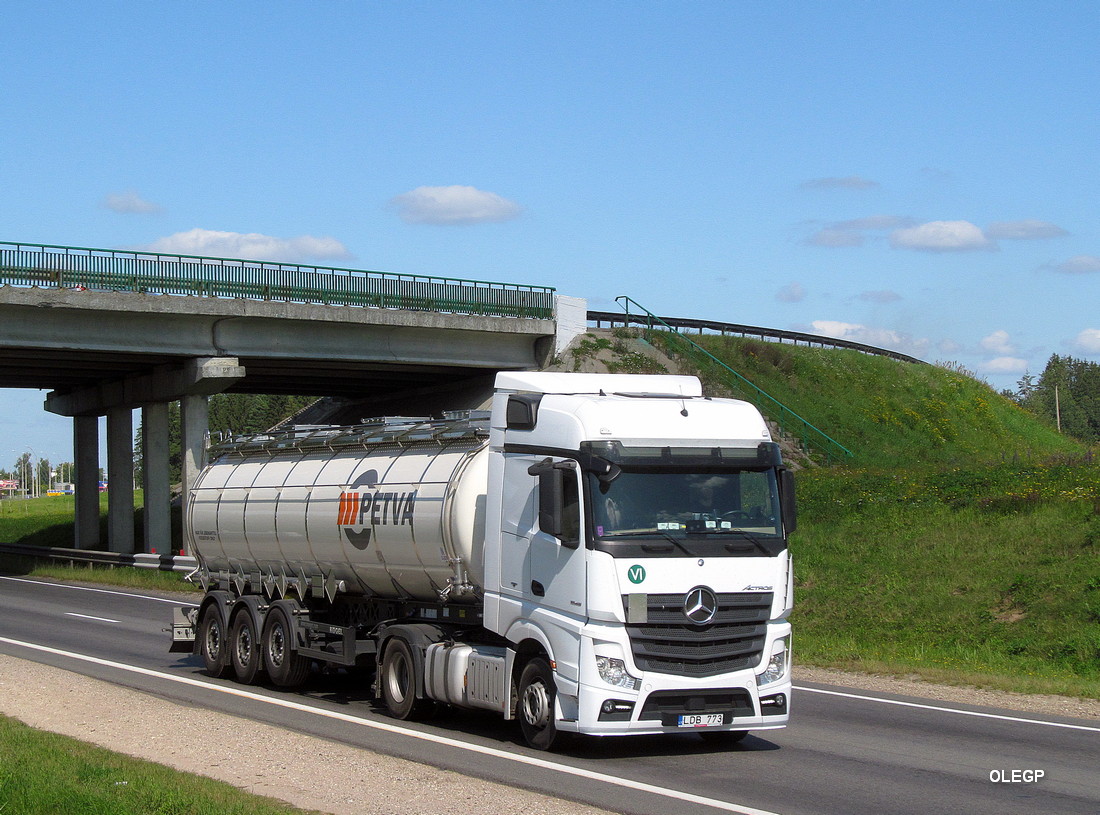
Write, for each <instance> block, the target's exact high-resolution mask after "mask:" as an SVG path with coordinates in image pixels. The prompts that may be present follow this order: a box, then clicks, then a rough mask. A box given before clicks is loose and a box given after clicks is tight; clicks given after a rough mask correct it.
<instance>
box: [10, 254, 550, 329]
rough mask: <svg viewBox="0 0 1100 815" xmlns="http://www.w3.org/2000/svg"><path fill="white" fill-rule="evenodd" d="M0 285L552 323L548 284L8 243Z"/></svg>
mask: <svg viewBox="0 0 1100 815" xmlns="http://www.w3.org/2000/svg"><path fill="white" fill-rule="evenodd" d="M0 282H2V283H10V284H12V285H16V286H50V287H54V288H77V287H84V288H88V289H107V290H113V291H133V292H148V293H153V294H172V295H189V296H198V297H229V298H244V299H249V300H278V301H285V302H296V303H317V304H325V305H342V306H361V307H365V308H391V309H406V310H415V311H437V312H449V313H453V314H478V315H485V316H492V317H519V318H525V319H543V320H549V319H553V317H554V289H553V288H552V287H550V286H525V285H520V284H515V283H491V282H486V281H479V280H465V279H462V278H450V277H432V276H428V275H409V274H397V273H393V272H374V271H363V270H358V269H343V268H338V267H330V266H306V265H302V264H296V263H278V262H272V261H262V260H242V259H238V258H216V257H202V256H198V255H169V254H164V253H161V252H142V251H121V250H114V249H88V248H85V247H79V246H54V245H50V244H25V243H11V242H8V241H0Z"/></svg>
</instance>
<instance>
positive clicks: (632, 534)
mask: <svg viewBox="0 0 1100 815" xmlns="http://www.w3.org/2000/svg"><path fill="white" fill-rule="evenodd" d="M643 536H644V537H662V538H664V539H665V540H666V541H668V542H669V543H671V544H672V545H673V546H676V547H679V548H680V549H683V550H684V551H685V552H687V551H688V550H687V549H686V548H684V545H683V543H681V542H680V541H679V540H677V539H676V538H674V537H672V535H670V534H668V532H666V531H665V530H664V529H637V530H634V529H632V530H630V531H629V532H607V533H605V534H604V535H603V536H602V537H604V538H640V537H643ZM642 548H643V549H645V548H647V547H646V545H645V544H644V543H643V544H642ZM653 548H654V550H656V551H665V552H667V551H668V548H667V547H664V546H661V547H660V548H658V547H653ZM689 554H690V552H689Z"/></svg>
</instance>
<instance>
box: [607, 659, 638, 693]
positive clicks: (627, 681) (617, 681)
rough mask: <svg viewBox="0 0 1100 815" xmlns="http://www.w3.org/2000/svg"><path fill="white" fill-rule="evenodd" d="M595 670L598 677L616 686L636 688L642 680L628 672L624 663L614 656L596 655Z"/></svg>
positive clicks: (629, 688) (628, 688)
mask: <svg viewBox="0 0 1100 815" xmlns="http://www.w3.org/2000/svg"><path fill="white" fill-rule="evenodd" d="M596 671H597V672H598V673H599V675H600V679H602V680H603V681H604V682H606V683H607V684H609V685H614V686H615V687H616V688H626V689H627V690H638V688H640V687H641V686H642V680H640V679H638V678H637V677H634V676H631V675H630V674H628V673H627V672H626V663H625V662H623V661H622V660H621V659H616V658H615V657H596Z"/></svg>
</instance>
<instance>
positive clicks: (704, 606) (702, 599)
mask: <svg viewBox="0 0 1100 815" xmlns="http://www.w3.org/2000/svg"><path fill="white" fill-rule="evenodd" d="M717 611H718V598H717V597H715V596H714V592H712V591H711V590H710V589H708V588H704V587H703V586H699V587H697V588H694V589H692V590H691V591H689V592H688V593H687V594H686V595H684V616H685V617H687V618H688V619H689V620H691V621H692V622H693V623H695V624H696V625H705V624H706V623H709V622H710V621H711V620H713V619H714V614H715V612H717Z"/></svg>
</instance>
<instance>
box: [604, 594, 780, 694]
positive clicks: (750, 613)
mask: <svg viewBox="0 0 1100 815" xmlns="http://www.w3.org/2000/svg"><path fill="white" fill-rule="evenodd" d="M716 596H717V598H718V610H717V612H716V613H715V615H714V619H713V620H711V622H709V623H707V624H706V625H696V624H695V623H692V622H691V621H690V620H689V619H688V618H687V617H686V616H685V615H684V595H682V594H650V595H647V596H646V621H645V622H644V623H628V624H627V626H626V630H627V633H628V634H629V635H630V646H631V650H632V652H633V654H634V662H635V664H636V665H637V666H638V667H639V668H640V669H642V670H644V671H655V672H656V673H666V674H677V675H678V676H694V677H701V676H714V675H716V674H720V673H727V672H729V671H739V670H743V669H745V668H753V667H755V666H757V665H759V664H760V659H761V655H762V653H763V650H764V640H765V638H766V636H767V630H768V626H767V623H768V618H769V617H770V616H771V607H772V593H771V592H766V593H752V594H740V593H737V594H735V593H729V594H718V595H716ZM628 602H629V601H628V596H624V597H623V607H624V609H627V610H628V614H629V608H628ZM627 619H630V617H629V616H628V618H627Z"/></svg>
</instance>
